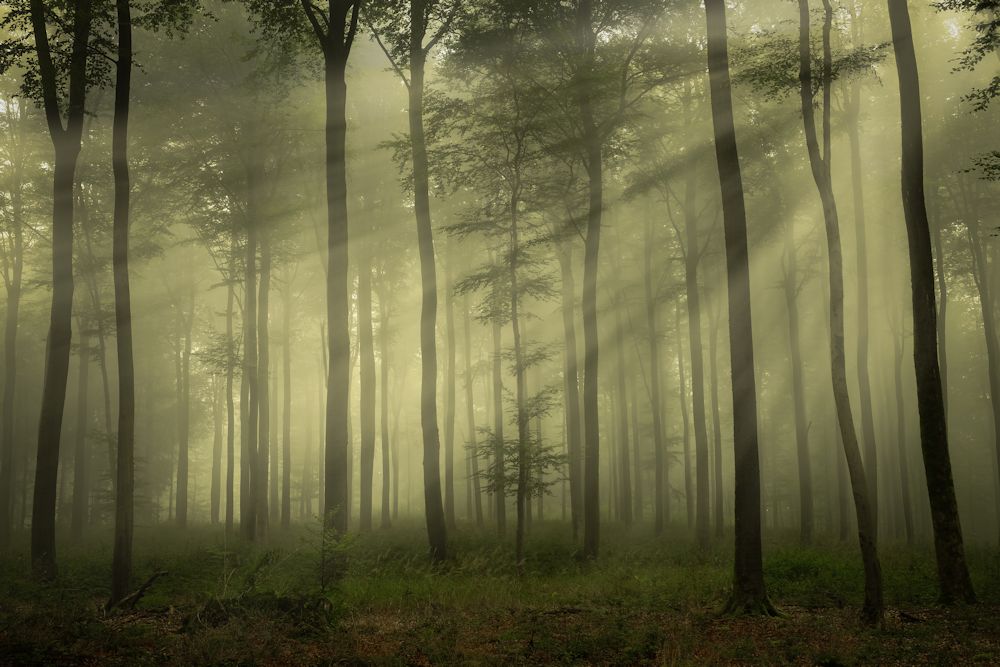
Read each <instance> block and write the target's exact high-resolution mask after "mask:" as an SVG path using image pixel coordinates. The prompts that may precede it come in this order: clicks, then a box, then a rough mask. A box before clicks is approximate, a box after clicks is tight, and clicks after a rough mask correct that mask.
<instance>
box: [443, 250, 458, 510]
mask: <svg viewBox="0 0 1000 667" xmlns="http://www.w3.org/2000/svg"><path fill="white" fill-rule="evenodd" d="M453 256H454V255H453V252H452V249H451V243H450V240H449V243H448V252H447V253H446V257H445V279H444V304H445V305H444V312H445V332H446V335H447V338H448V348H447V349H448V359H447V362H448V371H447V375H446V376H445V382H446V385H445V409H444V513H445V519H446V520H447V523H448V528H450V529H453V530H454V529H455V360H456V355H455V349H456V343H455V306H454V294H453V290H452V277H451V265H452V262H453V261H454V259H453Z"/></svg>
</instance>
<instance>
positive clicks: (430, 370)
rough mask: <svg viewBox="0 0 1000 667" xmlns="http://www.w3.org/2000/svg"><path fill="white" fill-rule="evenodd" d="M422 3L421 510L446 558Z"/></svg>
mask: <svg viewBox="0 0 1000 667" xmlns="http://www.w3.org/2000/svg"><path fill="white" fill-rule="evenodd" d="M424 23H425V19H424V2H422V1H420V0H413V1H412V2H411V3H410V25H411V31H412V34H411V38H410V89H409V90H410V112H409V118H410V143H411V146H412V151H413V185H414V187H413V192H414V210H415V211H416V217H417V245H418V248H419V252H420V276H421V285H422V288H423V299H422V305H421V311H420V361H421V364H422V371H421V382H420V423H421V429H422V433H423V443H424V461H423V466H424V507H425V514H426V518H427V538H428V541H429V543H430V550H431V558H432V560H435V561H442V560H444V559H445V558H447V555H448V537H447V527H446V525H445V516H444V505H443V504H442V500H441V440H440V437H439V433H438V422H437V344H436V332H435V327H436V325H437V301H438V295H437V269H436V267H435V265H434V234H433V228H432V226H431V207H430V182H429V168H428V162H427V145H426V141H425V139H424V64H425V59H426V52H425V51H424V47H423V38H424V30H425V29H426V26H425V25H424Z"/></svg>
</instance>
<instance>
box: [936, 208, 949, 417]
mask: <svg viewBox="0 0 1000 667" xmlns="http://www.w3.org/2000/svg"><path fill="white" fill-rule="evenodd" d="M934 252H935V253H936V254H937V285H938V294H937V296H938V313H937V335H938V358H939V360H940V364H939V365H940V373H941V400H942V402H943V403H944V415H945V423H947V417H948V281H947V274H946V273H945V270H944V268H945V265H944V244H943V243H942V241H941V225H937V226H935V227H934Z"/></svg>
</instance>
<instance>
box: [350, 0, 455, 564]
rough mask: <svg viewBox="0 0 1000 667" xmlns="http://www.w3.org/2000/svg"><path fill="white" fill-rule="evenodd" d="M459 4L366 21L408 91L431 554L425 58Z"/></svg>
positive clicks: (432, 403)
mask: <svg viewBox="0 0 1000 667" xmlns="http://www.w3.org/2000/svg"><path fill="white" fill-rule="evenodd" d="M461 7H462V4H461V3H460V2H457V1H456V0H409V1H408V2H386V3H384V4H381V5H375V6H374V9H373V10H370V13H369V15H368V19H367V20H368V22H369V24H370V26H371V28H372V32H373V34H374V35H375V37H376V40H377V41H378V43H379V46H380V47H381V48H382V51H383V52H384V53H385V55H386V58H388V60H389V62H390V64H391V66H392V68H393V70H395V72H396V73H397V74H398V75H399V77H400V78H401V79H402V81H403V83H404V85H405V86H406V90H407V92H408V94H409V112H408V116H409V123H410V137H409V139H410V160H411V166H412V176H413V197H414V214H415V216H416V221H417V248H418V250H419V255H420V280H421V286H422V301H421V313H420V362H421V380H420V423H421V430H422V434H423V443H424V464H423V465H424V512H425V515H426V520H427V538H428V541H429V543H430V551H431V558H432V559H433V560H435V561H442V560H444V559H445V558H447V555H448V536H447V525H446V520H445V513H444V504H443V501H442V498H441V463H440V458H441V455H440V450H441V438H440V434H439V432H438V419H437V343H436V340H437V334H436V328H437V300H438V294H437V267H436V266H435V262H434V233H433V228H432V223H431V205H430V165H429V162H428V159H427V140H426V132H425V127H424V92H425V91H424V80H425V76H426V69H427V59H428V56H430V54H431V53H432V52H433V51H434V49H435V47H436V46H437V45H438V44H439V43H440V42H441V40H442V39H444V38H445V36H447V35H448V33H449V31H450V30H451V28H452V24H453V23H454V21H455V19H456V18H457V17H458V14H459V11H460V9H461Z"/></svg>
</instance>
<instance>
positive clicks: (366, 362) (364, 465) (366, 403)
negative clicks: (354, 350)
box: [358, 261, 384, 531]
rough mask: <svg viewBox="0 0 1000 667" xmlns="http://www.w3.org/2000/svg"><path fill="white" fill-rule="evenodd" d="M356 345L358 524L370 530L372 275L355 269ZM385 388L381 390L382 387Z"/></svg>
mask: <svg viewBox="0 0 1000 667" xmlns="http://www.w3.org/2000/svg"><path fill="white" fill-rule="evenodd" d="M358 344H359V345H360V346H361V348H360V351H359V354H360V357H361V382H360V390H361V397H360V398H361V517H360V518H361V525H360V528H361V530H362V531H369V530H371V529H372V503H373V495H374V481H375V341H374V337H373V333H372V273H371V267H370V265H369V264H368V262H364V261H362V262H361V266H359V267H358ZM383 389H384V387H383Z"/></svg>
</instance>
